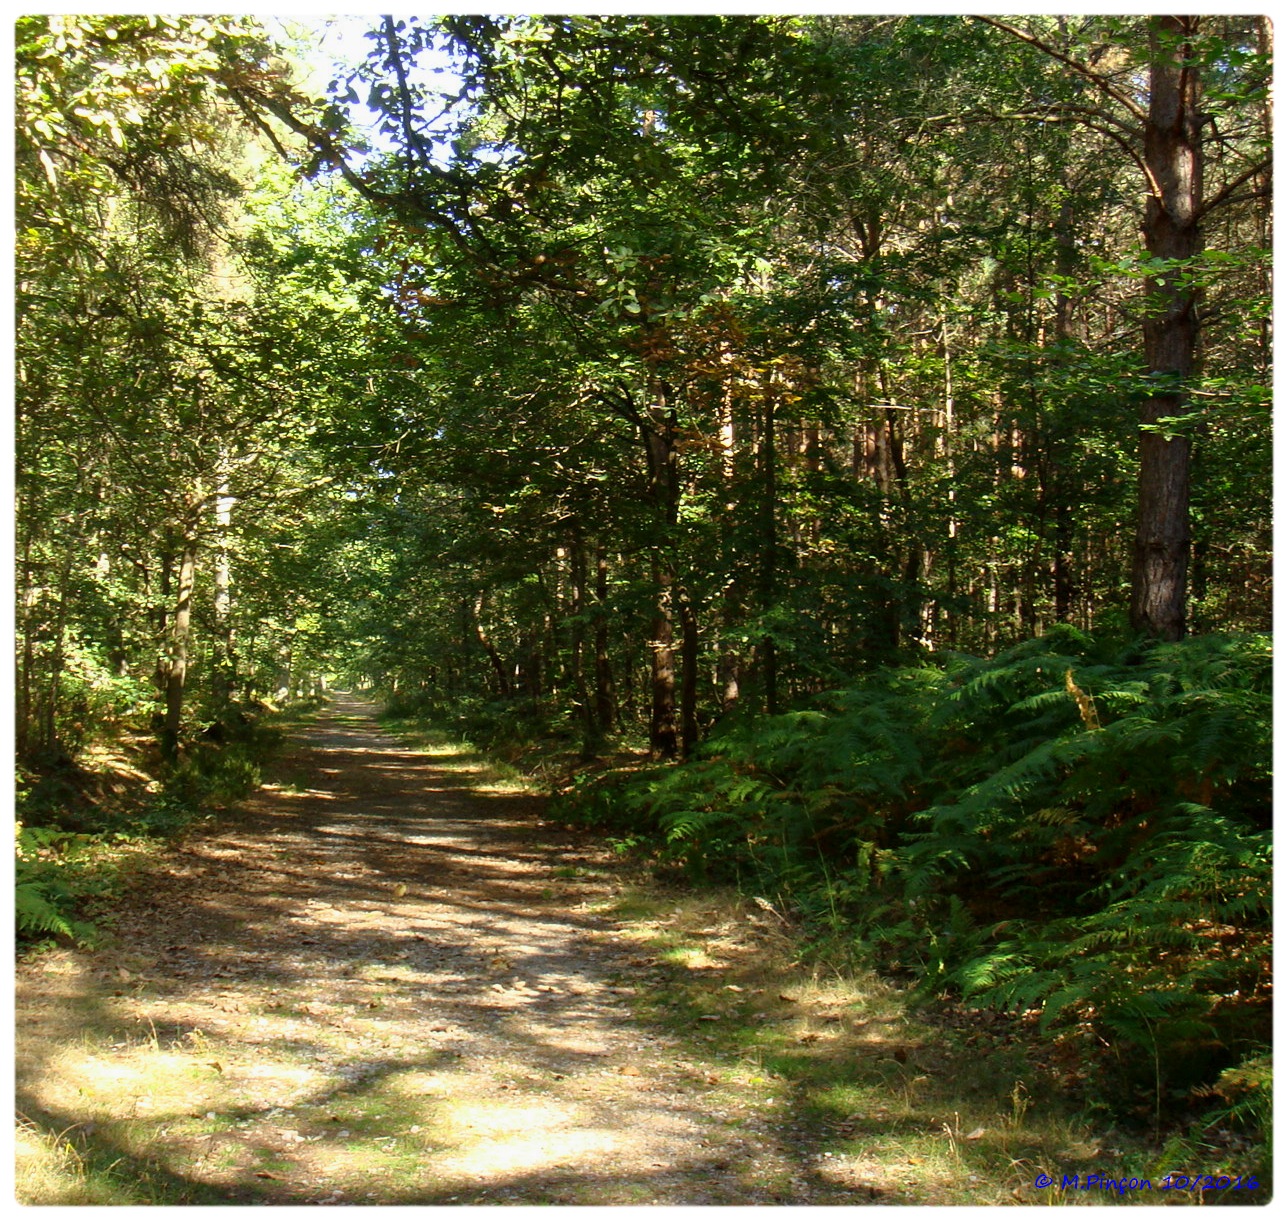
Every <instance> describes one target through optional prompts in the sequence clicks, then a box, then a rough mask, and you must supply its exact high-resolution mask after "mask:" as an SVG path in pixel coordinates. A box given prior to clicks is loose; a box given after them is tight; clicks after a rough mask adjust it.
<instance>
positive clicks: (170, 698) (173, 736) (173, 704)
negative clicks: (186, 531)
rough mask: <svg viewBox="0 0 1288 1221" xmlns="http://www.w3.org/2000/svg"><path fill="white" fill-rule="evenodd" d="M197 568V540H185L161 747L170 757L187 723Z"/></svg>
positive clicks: (171, 639) (175, 604)
mask: <svg viewBox="0 0 1288 1221" xmlns="http://www.w3.org/2000/svg"><path fill="white" fill-rule="evenodd" d="M196 572H197V540H196V539H195V538H193V537H192V536H191V535H189V536H188V537H186V538H185V539H184V540H183V552H182V554H181V555H180V557H179V578H178V585H177V588H176V591H175V601H174V614H173V616H172V618H171V620H170V655H169V658H168V659H167V662H166V672H165V720H164V721H163V722H162V725H161V749H162V750H163V752H164V753H165V754H166V756H167V757H168V758H171V759H174V758H175V757H177V755H178V753H179V731H180V728H181V727H182V724H183V694H184V686H185V684H186V683H187V678H188V646H189V643H190V640H191V635H192V587H193V582H194V580H195V577H196Z"/></svg>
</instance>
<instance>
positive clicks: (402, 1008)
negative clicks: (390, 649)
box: [17, 699, 859, 1204]
mask: <svg viewBox="0 0 1288 1221" xmlns="http://www.w3.org/2000/svg"><path fill="white" fill-rule="evenodd" d="M279 770H280V774H281V776H282V778H283V781H284V783H281V784H278V785H275V786H270V787H268V788H265V789H264V790H261V792H260V793H259V794H257V795H256V797H255V798H254V799H253V800H252V801H251V802H249V803H248V805H247V807H246V810H245V813H244V814H242V815H239V816H238V817H237V818H236V819H235V820H233V821H231V822H229V823H228V824H226V825H224V826H223V827H221V828H220V829H219V830H218V831H216V832H212V833H209V834H205V835H198V836H195V837H192V838H190V839H189V840H188V841H187V842H186V844H185V845H184V846H183V847H181V848H178V849H176V850H175V851H174V852H173V854H172V856H171V857H170V858H169V866H168V868H167V869H166V870H165V871H163V872H162V873H161V874H159V875H158V876H157V877H156V878H155V879H153V881H152V882H150V883H149V886H148V888H147V889H146V890H143V891H140V892H138V893H136V894H135V895H133V896H132V898H131V899H130V901H129V903H128V904H127V906H126V910H125V911H124V912H123V914H122V915H121V917H120V919H119V922H118V923H117V925H116V927H115V930H114V932H115V948H113V949H112V950H110V951H100V952H98V953H95V954H89V953H82V952H71V951H68V952H59V953H55V954H51V955H46V956H44V957H42V958H41V959H39V960H37V961H36V962H34V963H31V964H24V965H23V966H22V967H21V968H20V970H19V1001H18V1011H17V1022H18V1026H17V1029H18V1054H19V1060H18V1070H17V1092H18V1103H19V1109H20V1110H21V1111H23V1112H24V1113H25V1114H26V1115H28V1116H29V1117H30V1118H31V1120H32V1121H34V1123H35V1124H36V1125H38V1126H39V1127H40V1128H42V1129H44V1130H45V1131H47V1132H64V1131H66V1132H69V1133H70V1134H71V1135H73V1136H74V1137H75V1138H76V1148H77V1149H79V1150H80V1153H79V1155H78V1156H80V1157H81V1158H82V1159H83V1160H84V1161H85V1164H86V1165H87V1166H88V1167H89V1169H90V1170H91V1171H93V1170H94V1169H95V1167H106V1168H107V1169H105V1170H104V1173H105V1174H108V1176H109V1177H110V1176H111V1175H115V1176H116V1181H118V1182H119V1183H120V1184H121V1192H122V1193H123V1194H122V1195H121V1196H120V1198H119V1200H118V1201H115V1202H148V1201H144V1200H142V1199H139V1198H137V1194H136V1195H135V1196H131V1195H130V1193H131V1191H134V1192H136V1193H138V1192H143V1193H144V1194H150V1196H151V1201H152V1202H194V1203H195V1202H218V1201H225V1202H234V1201H238V1202H247V1203H249V1202H254V1201H261V1202H266V1203H273V1204H299V1203H348V1204H413V1203H416V1204H431V1203H457V1202H459V1203H462V1204H465V1203H528V1204H535V1203H556V1204H757V1203H762V1204H767V1203H792V1204H824V1203H856V1202H859V1201H858V1199H857V1198H856V1196H855V1193H854V1192H853V1191H852V1190H849V1189H847V1188H846V1187H845V1186H844V1185H841V1184H838V1183H836V1182H835V1181H830V1180H828V1179H827V1178H825V1177H822V1176H820V1175H819V1174H817V1173H816V1172H815V1170H814V1169H813V1164H814V1159H815V1154H814V1153H813V1151H812V1150H810V1149H809V1148H807V1147H802V1138H801V1137H800V1135H799V1134H796V1135H794V1136H787V1135H785V1134H784V1129H783V1126H782V1123H781V1117H779V1116H776V1115H771V1113H770V1112H769V1111H768V1110H766V1111H764V1113H763V1114H758V1113H757V1108H756V1106H755V1105H749V1106H747V1107H743V1108H741V1109H739V1110H736V1111H731V1110H730V1109H729V1108H728V1107H727V1106H726V1105H724V1100H726V1099H727V1098H728V1097H729V1095H728V1093H727V1091H722V1090H721V1089H720V1088H718V1087H719V1086H721V1085H727V1084H728V1082H729V1077H728V1074H727V1073H725V1074H724V1075H723V1076H720V1075H719V1074H718V1073H715V1072H713V1069H714V1068H715V1067H716V1066H714V1065H713V1064H710V1063H703V1062H702V1061H701V1059H700V1058H698V1057H696V1056H695V1054H694V1052H693V1050H692V1048H693V1046H694V1043H693V1042H692V1041H691V1040H684V1041H681V1040H680V1039H679V1038H678V1037H677V1036H676V1035H675V1034H674V1033H668V1032H667V1031H666V1030H665V1029H663V1028H657V1029H651V1028H650V1027H649V1026H648V1025H647V1024H644V1023H642V1022H641V1021H640V1020H639V1019H638V1018H637V1017H636V1016H634V1015H633V1008H632V998H633V997H634V996H636V995H638V994H639V992H640V991H641V990H642V989H644V988H646V987H647V986H648V981H647V976H646V974H645V973H644V964H643V960H641V959H640V957H639V954H638V945H636V944H632V943H630V942H629V941H626V940H623V939H621V938H620V937H619V934H618V931H617V929H616V927H615V923H614V921H612V920H611V919H610V918H609V917H608V916H607V915H606V914H605V911H606V908H607V906H608V900H609V899H610V898H611V894H612V891H613V888H614V882H613V880H612V876H611V873H608V872H606V871H605V870H603V869H602V866H603V865H604V864H605V861H604V860H602V859H601V858H600V857H599V856H597V855H596V854H597V852H598V851H599V850H597V849H596V848H594V847H593V846H590V847H588V846H586V844H585V843H584V842H581V841H579V840H578V839H577V837H575V836H573V835H570V834H569V833H567V832H565V831H564V830H562V829H560V828H553V827H551V826H549V825H546V824H543V823H542V821H541V810H540V803H538V802H535V801H534V800H533V799H532V798H530V797H524V796H520V795H514V794H507V793H505V792H502V791H497V790H487V789H476V790H474V791H471V789H470V788H469V785H468V782H467V780H466V778H465V777H463V776H462V775H461V772H460V770H459V768H457V769H455V770H454V769H453V768H452V767H451V765H450V760H446V759H435V757H433V756H432V755H427V754H425V753H420V752H414V751H411V750H409V749H408V748H407V747H405V746H401V745H399V744H398V743H397V742H395V741H393V740H391V739H390V738H389V737H387V736H384V735H382V734H381V733H380V732H379V731H378V730H377V729H376V727H375V725H374V723H373V721H372V709H371V708H370V707H369V706H367V705H364V704H361V703H359V702H358V701H356V700H351V699H341V700H339V701H337V703H336V704H335V705H334V706H333V707H332V708H331V709H330V710H329V711H328V712H327V713H326V714H325V715H323V716H322V717H321V718H320V719H319V721H318V722H317V724H316V725H315V726H313V727H312V728H310V729H308V730H305V731H303V732H302V733H301V734H300V735H299V736H298V738H297V742H296V746H295V748H294V749H293V751H292V752H291V753H290V754H289V755H288V756H287V758H286V759H285V760H284V762H283V765H282V768H281V769H279ZM292 781H293V783H292ZM713 986H716V987H718V985H713ZM761 1092H762V1093H763V1091H761ZM769 1101H770V1102H772V1101H773V1100H772V1099H770V1100H769ZM829 1156H830V1155H829ZM141 1185H144V1186H141ZM103 1202H114V1201H109V1200H104V1201H103Z"/></svg>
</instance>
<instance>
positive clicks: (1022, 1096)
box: [604, 888, 1268, 1205]
mask: <svg viewBox="0 0 1288 1221" xmlns="http://www.w3.org/2000/svg"><path fill="white" fill-rule="evenodd" d="M604 910H605V912H606V914H609V915H611V916H613V917H615V919H616V921H617V924H618V928H619V931H620V932H621V934H622V935H623V936H624V937H625V938H626V939H627V940H629V941H631V942H633V943H634V945H635V948H636V951H637V953H636V957H635V958H634V959H633V961H634V963H635V964H636V965H637V966H639V967H641V968H643V969H644V970H645V971H646V972H647V974H648V976H649V980H650V986H649V987H648V988H647V989H641V990H640V991H639V993H638V994H637V997H636V1000H635V1005H636V1007H637V1011H638V1013H639V1015H640V1016H641V1018H643V1019H644V1020H646V1021H647V1022H649V1023H652V1024H656V1025H659V1026H663V1027H665V1028H667V1029H668V1030H669V1031H670V1032H671V1033H672V1034H673V1035H674V1036H676V1037H678V1038H680V1039H681V1040H683V1042H684V1044H685V1045H686V1047H687V1049H688V1053H689V1054H690V1055H691V1056H692V1057H693V1059H694V1061H695V1062H697V1063H698V1064H699V1065H701V1066H702V1070H701V1071H703V1072H705V1074H706V1081H707V1083H708V1084H709V1085H710V1086H711V1087H712V1089H711V1094H710V1105H711V1109H712V1112H713V1113H716V1112H719V1111H721V1110H725V1111H728V1113H729V1114H728V1119H727V1122H728V1123H729V1124H730V1125H732V1126H737V1125H739V1124H741V1123H743V1122H745V1121H746V1119H747V1117H749V1116H750V1115H752V1114H760V1115H770V1116H773V1117H774V1118H775V1119H776V1121H777V1123H778V1126H779V1130H780V1131H781V1132H782V1133H783V1134H784V1136H785V1138H786V1139H788V1140H796V1141H798V1142H799V1144H800V1146H801V1147H802V1149H805V1148H810V1149H813V1150H817V1153H815V1154H813V1155H812V1156H813V1157H814V1159H815V1160H814V1161H813V1162H812V1164H811V1173H812V1174H813V1175H815V1176H817V1177H819V1178H821V1179H824V1180H827V1181H830V1182H834V1183H836V1184H838V1185H845V1184H847V1183H848V1184H850V1185H852V1186H854V1187H855V1189H856V1190H858V1189H859V1187H860V1186H861V1185H863V1184H867V1185H869V1186H871V1187H872V1188H873V1190H877V1189H879V1190H880V1192H881V1194H883V1195H887V1196H891V1197H892V1198H897V1197H899V1195H900V1193H901V1192H902V1193H911V1197H915V1198H916V1199H917V1200H918V1201H921V1202H927V1203H937V1204H974V1205H998V1204H1016V1203H1023V1204H1041V1203H1055V1202H1061V1199H1060V1196H1059V1192H1058V1188H1057V1189H1056V1192H1055V1194H1051V1191H1050V1189H1047V1190H1045V1191H1044V1190H1041V1189H1038V1188H1036V1187H1035V1185H1034V1184H1035V1180H1036V1179H1037V1177H1038V1175H1040V1174H1043V1173H1045V1174H1047V1175H1049V1176H1051V1177H1053V1178H1054V1180H1055V1182H1056V1184H1059V1183H1060V1182H1061V1181H1062V1176H1065V1175H1072V1174H1079V1175H1082V1176H1086V1175H1088V1174H1100V1175H1103V1176H1106V1177H1115V1178H1121V1177H1124V1176H1125V1177H1127V1178H1130V1177H1133V1176H1135V1177H1138V1178H1150V1179H1151V1180H1153V1181H1156V1182H1159V1181H1161V1180H1162V1177H1163V1175H1164V1174H1165V1172H1166V1171H1167V1170H1168V1169H1169V1168H1172V1169H1174V1168H1175V1167H1169V1166H1168V1165H1165V1164H1164V1163H1166V1162H1168V1161H1169V1159H1171V1160H1178V1159H1179V1160H1184V1159H1183V1158H1179V1154H1178V1151H1177V1150H1175V1149H1174V1148H1173V1149H1169V1148H1168V1147H1166V1146H1164V1145H1162V1144H1160V1143H1159V1142H1157V1141H1156V1140H1153V1139H1151V1136H1150V1134H1149V1133H1148V1132H1147V1131H1141V1132H1134V1133H1133V1132H1129V1131H1124V1130H1123V1129H1122V1128H1121V1127H1112V1126H1109V1125H1107V1124H1106V1123H1105V1122H1104V1121H1103V1120H1098V1118H1097V1116H1096V1115H1095V1114H1094V1113H1089V1112H1088V1111H1087V1110H1086V1107H1085V1104H1084V1102H1083V1100H1082V1099H1080V1098H1079V1097H1078V1096H1077V1095H1076V1094H1071V1093H1070V1092H1068V1091H1067V1090H1066V1089H1065V1088H1064V1083H1063V1081H1062V1079H1061V1064H1060V1062H1059V1058H1058V1057H1054V1058H1053V1057H1052V1055H1051V1047H1050V1043H1049V1040H1045V1039H1040V1038H1038V1037H1036V1033H1035V1031H1034V1030H1033V1029H1032V1027H1030V1026H1029V1025H1027V1024H1026V1023H1024V1022H1023V1021H1021V1020H1018V1019H1014V1018H1005V1017H1002V1016H1000V1015H996V1014H992V1013H984V1012H970V1011H963V1010H960V1009H958V1010H941V1009H936V1008H934V1007H930V1008H920V1009H918V1008H914V1007H913V1006H912V1005H911V1004H910V994H909V993H907V992H905V991H904V990H902V989H901V988H899V987H897V986H895V985H893V984H891V983H889V982H888V981H884V980H882V979H881V978H879V977H878V976H876V975H875V974H873V973H870V972H862V971H852V970H847V969H837V968H831V967H829V966H828V965H827V964H826V963H825V962H820V961H817V960H814V961H807V960H806V959H805V958H804V957H802V956H801V954H800V952H799V949H800V947H799V943H798V942H797V941H796V940H795V937H794V935H793V930H791V929H790V928H789V927H788V926H786V925H785V924H784V922H782V921H781V920H780V919H778V918H776V917H775V916H774V915H773V914H771V913H770V912H768V911H767V910H765V909H764V908H763V907H761V906H759V905H757V904H756V903H755V902H753V901H750V900H748V899H747V898H745V897H744V896H740V895H739V894H737V893H736V892H734V891H702V892H693V891H690V892H683V893H681V892H673V893H663V892H658V891H655V890H651V889H649V888H640V889H636V890H634V891H632V892H630V893H627V894H625V895H623V896H622V898H621V899H620V901H617V902H615V903H613V904H612V905H611V906H608V907H606V908H605V909H604ZM1234 1152H1235V1151H1234V1150H1230V1149H1227V1150H1225V1151H1224V1152H1223V1153H1221V1152H1218V1151H1217V1150H1216V1149H1213V1148H1208V1149H1206V1150H1199V1149H1194V1148H1193V1147H1191V1149H1190V1153H1191V1155H1192V1156H1191V1161H1192V1162H1194V1164H1198V1163H1199V1162H1202V1163H1203V1164H1204V1165H1205V1166H1211V1167H1213V1168H1214V1171H1215V1170H1220V1169H1221V1167H1224V1166H1225V1165H1226V1163H1227V1162H1230V1167H1228V1168H1226V1169H1225V1170H1224V1172H1225V1173H1231V1174H1233V1173H1238V1169H1237V1168H1236V1167H1234V1162H1233V1161H1231V1156H1230V1155H1231V1154H1232V1153H1234ZM1196 1158H1197V1160H1195V1159H1196ZM1236 1160H1237V1158H1236ZM1247 1172H1248V1171H1247V1169H1245V1170H1244V1173H1247ZM1233 1194H1235V1193H1227V1202H1230V1200H1229V1196H1231V1195H1233ZM1237 1194H1239V1195H1240V1196H1241V1197H1242V1199H1240V1200H1239V1201H1238V1202H1241V1203H1258V1202H1262V1201H1263V1200H1264V1199H1266V1198H1268V1193H1267V1192H1266V1191H1265V1190H1264V1189H1263V1190H1262V1191H1260V1192H1255V1191H1254V1192H1249V1191H1243V1192H1240V1193H1237ZM1063 1202H1066V1203H1080V1204H1081V1203H1109V1202H1114V1203H1120V1202H1121V1203H1136V1204H1151V1205H1156V1204H1159V1203H1161V1202H1163V1195H1162V1194H1160V1193H1156V1192H1145V1191H1138V1192H1134V1193H1128V1194H1127V1195H1124V1196H1122V1197H1121V1198H1119V1197H1118V1196H1117V1195H1113V1196H1112V1199H1111V1198H1110V1197H1109V1196H1107V1195H1106V1193H1105V1192H1103V1191H1100V1190H1092V1191H1091V1192H1090V1193H1088V1192H1084V1191H1078V1192H1072V1191H1070V1192H1068V1193H1066V1198H1065V1199H1064V1200H1063Z"/></svg>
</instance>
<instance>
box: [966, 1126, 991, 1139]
mask: <svg viewBox="0 0 1288 1221" xmlns="http://www.w3.org/2000/svg"><path fill="white" fill-rule="evenodd" d="M987 1132H988V1129H987V1128H976V1129H975V1131H974V1132H968V1133H967V1134H966V1139H967V1140H979V1139H980V1138H981V1137H983V1136H984V1135H985V1134H986V1133H987Z"/></svg>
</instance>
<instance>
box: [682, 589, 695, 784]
mask: <svg viewBox="0 0 1288 1221" xmlns="http://www.w3.org/2000/svg"><path fill="white" fill-rule="evenodd" d="M678 592H679V597H680V743H681V751H682V753H683V756H684V758H686V759H689V758H692V756H693V752H694V750H695V749H696V748H697V745H698V616H697V613H696V612H695V611H694V609H693V601H692V599H691V598H690V597H689V594H688V591H687V590H685V589H680V590H679V591H678Z"/></svg>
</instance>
